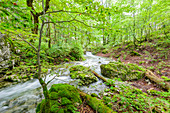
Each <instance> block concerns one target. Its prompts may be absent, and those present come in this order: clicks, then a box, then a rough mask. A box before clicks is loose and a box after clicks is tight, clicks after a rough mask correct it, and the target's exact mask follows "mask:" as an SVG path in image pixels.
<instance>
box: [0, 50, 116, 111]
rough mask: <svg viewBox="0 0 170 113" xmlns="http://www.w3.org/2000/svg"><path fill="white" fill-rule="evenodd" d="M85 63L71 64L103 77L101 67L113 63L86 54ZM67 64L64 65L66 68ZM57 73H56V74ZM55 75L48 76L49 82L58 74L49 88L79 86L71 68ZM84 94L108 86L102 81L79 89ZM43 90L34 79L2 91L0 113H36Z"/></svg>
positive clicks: (0, 94)
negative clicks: (66, 85)
mask: <svg viewBox="0 0 170 113" xmlns="http://www.w3.org/2000/svg"><path fill="white" fill-rule="evenodd" d="M85 58H86V60H85V61H77V62H71V63H70V64H72V65H83V66H86V67H89V66H90V68H91V69H92V70H94V71H95V72H97V73H98V74H99V75H101V72H100V65H101V64H107V63H109V62H110V61H113V60H111V59H108V58H103V57H98V56H94V55H92V54H91V52H86V55H85ZM64 65H65V64H63V66H64ZM54 72H55V73H54ZM54 72H53V73H51V74H49V75H47V81H48V80H50V79H51V78H53V76H55V75H56V73H58V75H60V76H57V77H56V79H54V80H53V81H52V82H51V83H50V84H49V86H48V88H50V86H51V85H52V84H58V83H69V84H71V85H74V86H77V85H76V84H77V82H76V81H75V80H73V79H71V78H70V76H68V75H69V68H67V69H66V68H60V69H59V70H55V71H54ZM78 88H79V89H81V90H82V91H83V92H86V93H88V94H91V93H96V94H99V93H101V92H102V91H103V90H104V89H105V88H106V86H105V85H104V84H103V82H102V80H98V81H97V82H95V83H93V84H91V85H90V86H89V87H87V86H82V87H78ZM43 98H44V97H43V94H42V89H41V86H40V84H39V81H38V80H37V79H33V80H30V81H27V82H24V83H19V84H16V85H12V86H9V87H6V88H2V89H0V113H35V109H36V106H37V104H38V103H39V102H41V100H42V99H43Z"/></svg>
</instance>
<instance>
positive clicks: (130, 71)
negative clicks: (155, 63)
mask: <svg viewBox="0 0 170 113" xmlns="http://www.w3.org/2000/svg"><path fill="white" fill-rule="evenodd" d="M100 68H101V73H102V75H103V76H106V77H109V78H114V77H117V78H121V79H122V80H123V81H126V80H139V79H141V78H143V77H144V75H145V69H143V68H142V67H139V66H138V65H136V64H130V63H129V64H124V63H122V62H110V63H109V64H102V65H101V66H100Z"/></svg>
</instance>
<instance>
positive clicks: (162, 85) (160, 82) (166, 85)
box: [146, 70, 170, 90]
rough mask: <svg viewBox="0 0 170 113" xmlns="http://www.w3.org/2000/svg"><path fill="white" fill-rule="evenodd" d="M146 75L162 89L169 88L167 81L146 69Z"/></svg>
mask: <svg viewBox="0 0 170 113" xmlns="http://www.w3.org/2000/svg"><path fill="white" fill-rule="evenodd" d="M146 77H147V78H149V79H150V80H151V81H153V82H155V83H156V84H158V85H159V86H161V87H162V88H163V89H166V90H170V84H169V83H168V82H165V81H164V80H163V79H160V78H158V77H157V76H156V75H154V74H153V73H152V72H151V71H150V70H147V71H146Z"/></svg>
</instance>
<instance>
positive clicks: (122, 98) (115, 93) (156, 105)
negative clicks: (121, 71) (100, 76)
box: [103, 80, 169, 112]
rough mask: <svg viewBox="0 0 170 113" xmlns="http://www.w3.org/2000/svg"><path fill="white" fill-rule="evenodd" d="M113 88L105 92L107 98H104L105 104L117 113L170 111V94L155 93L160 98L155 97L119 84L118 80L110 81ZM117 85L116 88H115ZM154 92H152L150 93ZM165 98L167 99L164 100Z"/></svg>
mask: <svg viewBox="0 0 170 113" xmlns="http://www.w3.org/2000/svg"><path fill="white" fill-rule="evenodd" d="M109 84H110V85H111V86H112V87H110V88H109V89H107V90H105V93H106V94H107V95H106V96H103V101H104V103H105V104H106V105H107V106H109V107H111V108H112V109H115V110H116V111H117V112H127V111H128V112H135V111H136V110H137V111H139V112H151V111H152V112H162V111H164V112H168V110H169V100H168V97H169V92H159V91H155V93H156V94H157V95H160V97H154V96H151V95H148V94H146V93H144V92H142V91H141V90H140V89H137V88H133V87H132V86H129V85H125V84H124V83H119V84H117V81H116V80H109ZM115 85H116V87H114V86H115ZM151 92H152V94H155V93H153V91H150V93H151ZM162 97H165V98H162Z"/></svg>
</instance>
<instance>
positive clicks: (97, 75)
mask: <svg viewBox="0 0 170 113" xmlns="http://www.w3.org/2000/svg"><path fill="white" fill-rule="evenodd" d="M91 71H92V73H93V74H94V75H95V76H96V77H98V78H100V79H102V80H103V81H104V82H108V81H107V80H106V79H105V78H104V77H102V76H100V75H99V74H97V73H96V72H95V71H93V70H91Z"/></svg>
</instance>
